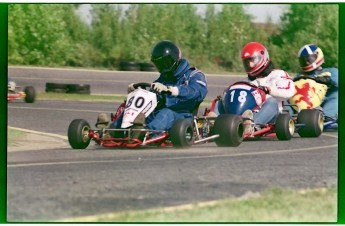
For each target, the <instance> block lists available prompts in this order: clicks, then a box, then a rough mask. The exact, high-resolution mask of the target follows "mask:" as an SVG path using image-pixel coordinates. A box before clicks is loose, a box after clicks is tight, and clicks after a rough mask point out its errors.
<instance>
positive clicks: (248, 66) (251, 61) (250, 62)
mask: <svg viewBox="0 0 345 226" xmlns="http://www.w3.org/2000/svg"><path fill="white" fill-rule="evenodd" d="M260 61H261V56H260V55H256V56H253V57H249V58H245V59H243V66H244V69H245V70H246V71H251V70H252V69H254V68H255V67H256V66H257V65H258V64H259V63H260Z"/></svg>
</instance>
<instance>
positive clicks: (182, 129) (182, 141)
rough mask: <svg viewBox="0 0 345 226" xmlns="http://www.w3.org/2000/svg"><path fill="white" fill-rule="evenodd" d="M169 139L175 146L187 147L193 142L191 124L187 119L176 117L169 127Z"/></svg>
mask: <svg viewBox="0 0 345 226" xmlns="http://www.w3.org/2000/svg"><path fill="white" fill-rule="evenodd" d="M169 132H170V139H171V142H172V143H173V146H174V147H175V148H187V147H190V146H191V145H192V143H193V134H194V132H193V125H192V123H191V122H190V121H188V120H187V119H178V120H177V121H176V122H175V123H174V125H173V126H172V127H171V129H170V131H169Z"/></svg>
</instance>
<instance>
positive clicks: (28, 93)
mask: <svg viewBox="0 0 345 226" xmlns="http://www.w3.org/2000/svg"><path fill="white" fill-rule="evenodd" d="M24 93H25V99H24V100H25V102H26V103H33V102H35V99H36V91H35V88H34V87H32V86H27V87H25V89H24Z"/></svg>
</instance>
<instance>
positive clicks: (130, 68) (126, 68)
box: [119, 61, 140, 71]
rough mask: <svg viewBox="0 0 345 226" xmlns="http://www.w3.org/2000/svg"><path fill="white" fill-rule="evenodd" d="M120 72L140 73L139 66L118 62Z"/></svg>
mask: <svg viewBox="0 0 345 226" xmlns="http://www.w3.org/2000/svg"><path fill="white" fill-rule="evenodd" d="M119 68H120V71H140V65H139V64H138V63H135V62H133V61H120V65H119Z"/></svg>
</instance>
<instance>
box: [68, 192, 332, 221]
mask: <svg viewBox="0 0 345 226" xmlns="http://www.w3.org/2000/svg"><path fill="white" fill-rule="evenodd" d="M336 221H337V189H336V188H335V187H332V188H321V189H313V190H301V191H296V190H285V189H280V188H273V189H269V190H266V191H264V192H262V193H261V194H247V195H245V196H243V197H241V198H233V199H226V200H221V201H214V202H207V203H195V204H190V205H184V206H179V207H170V208H156V209H150V210H143V211H131V212H122V213H114V214H105V215H98V216H90V217H81V218H74V219H66V222H137V223H138V222H203V223H214V222H266V223H267V222H280V223H282V222H290V223H291V222H298V223H301V222H319V223H320V222H336Z"/></svg>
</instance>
